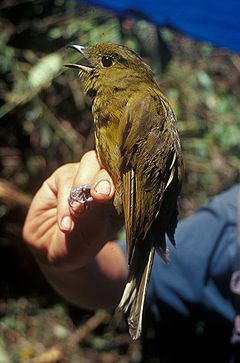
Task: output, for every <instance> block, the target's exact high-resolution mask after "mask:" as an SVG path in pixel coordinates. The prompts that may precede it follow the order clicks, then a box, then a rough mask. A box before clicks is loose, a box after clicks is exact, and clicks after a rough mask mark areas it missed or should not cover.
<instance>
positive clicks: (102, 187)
mask: <svg viewBox="0 0 240 363" xmlns="http://www.w3.org/2000/svg"><path fill="white" fill-rule="evenodd" d="M94 189H95V192H97V193H98V194H102V195H109V194H110V193H111V184H110V183H109V181H108V180H99V181H98V182H97V183H96V184H95V187H94Z"/></svg>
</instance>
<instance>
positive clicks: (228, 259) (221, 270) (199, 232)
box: [146, 185, 239, 321]
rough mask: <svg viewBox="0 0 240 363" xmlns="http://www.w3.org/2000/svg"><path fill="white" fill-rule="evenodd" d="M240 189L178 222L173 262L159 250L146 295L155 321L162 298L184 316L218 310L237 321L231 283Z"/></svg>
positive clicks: (171, 254) (147, 306)
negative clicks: (164, 257)
mask: <svg viewBox="0 0 240 363" xmlns="http://www.w3.org/2000/svg"><path fill="white" fill-rule="evenodd" d="M238 192H239V185H235V186H233V187H232V188H231V189H229V190H228V191H226V192H223V193H221V194H220V195H218V196H217V197H215V198H214V199H213V200H212V201H211V202H210V203H209V204H208V205H206V206H203V207H202V208H200V209H199V210H198V211H197V212H196V213H195V214H194V215H192V216H191V217H189V218H186V219H184V220H182V221H180V222H179V223H178V227H177V230H176V234H175V238H176V246H177V247H176V248H174V247H173V246H171V245H170V244H169V247H170V260H169V263H164V262H163V261H162V259H161V258H160V257H159V256H158V255H157V254H156V256H155V259H154V263H153V269H152V275H151V278H150V282H149V288H148V294H147V299H146V309H150V311H151V313H152V314H153V316H154V319H156V321H158V320H159V319H160V315H161V311H160V309H159V305H160V303H162V302H163V303H166V304H168V305H169V306H171V308H173V309H175V310H176V311H177V312H178V313H180V314H182V315H183V316H186V317H187V316H191V317H193V315H194V314H204V313H205V312H209V311H210V312H211V311H214V312H217V313H218V314H220V315H221V316H223V317H224V318H226V319H227V320H230V321H232V320H233V318H234V315H235V310H234V307H233V304H232V296H231V291H230V286H229V284H230V279H231V274H232V272H233V271H234V270H235V269H236V261H237V251H236V248H237V228H236V221H237V199H238ZM198 317H199V316H198Z"/></svg>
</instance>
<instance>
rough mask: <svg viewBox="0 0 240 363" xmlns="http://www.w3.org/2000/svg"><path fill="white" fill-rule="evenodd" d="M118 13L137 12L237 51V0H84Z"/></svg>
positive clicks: (239, 12) (239, 13) (239, 39)
mask: <svg viewBox="0 0 240 363" xmlns="http://www.w3.org/2000/svg"><path fill="white" fill-rule="evenodd" d="M85 2H87V3H90V4H93V5H98V6H101V7H103V8H106V9H111V10H112V11H114V12H116V13H117V14H119V15H130V14H131V15H132V14H134V13H135V14H139V16H143V17H145V18H147V19H148V20H149V21H151V22H153V23H155V24H156V25H159V26H163V25H168V26H171V27H174V28H176V29H177V30H179V31H181V32H182V33H185V34H187V35H190V36H191V37H193V38H196V39H199V40H204V41H208V42H210V43H212V44H213V45H215V46H218V47H223V48H228V49H229V50H232V51H233V52H237V53H240V0H228V1H226V0H205V1H204V0H181V1H180V0H147V1H141V0H132V1H131V0H85Z"/></svg>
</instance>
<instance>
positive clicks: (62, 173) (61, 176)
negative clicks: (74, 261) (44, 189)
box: [55, 163, 79, 233]
mask: <svg viewBox="0 0 240 363" xmlns="http://www.w3.org/2000/svg"><path fill="white" fill-rule="evenodd" d="M78 165H79V163H75V164H68V165H65V166H64V167H62V168H60V169H59V170H58V172H57V173H56V175H55V184H56V194H57V220H58V226H59V228H60V230H61V231H62V232H64V233H70V232H71V231H72V230H73V228H74V221H73V219H72V216H71V213H70V210H69V204H68V196H69V194H70V192H71V189H72V184H73V180H74V177H75V175H76V172H77V170H78Z"/></svg>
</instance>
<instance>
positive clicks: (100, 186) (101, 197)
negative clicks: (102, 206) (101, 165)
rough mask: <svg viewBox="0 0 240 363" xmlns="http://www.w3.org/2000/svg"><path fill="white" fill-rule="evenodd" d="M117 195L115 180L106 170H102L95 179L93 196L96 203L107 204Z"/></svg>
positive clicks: (92, 190) (92, 189)
mask: <svg viewBox="0 0 240 363" xmlns="http://www.w3.org/2000/svg"><path fill="white" fill-rule="evenodd" d="M114 193H115V186H114V184H113V180H112V178H111V177H110V175H109V174H108V172H107V171H106V170H105V169H101V170H100V171H99V172H98V173H97V174H96V175H95V177H94V180H93V186H92V188H91V196H92V197H93V199H94V200H95V201H96V202H100V203H107V202H109V201H111V199H112V198H113V196H114Z"/></svg>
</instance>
